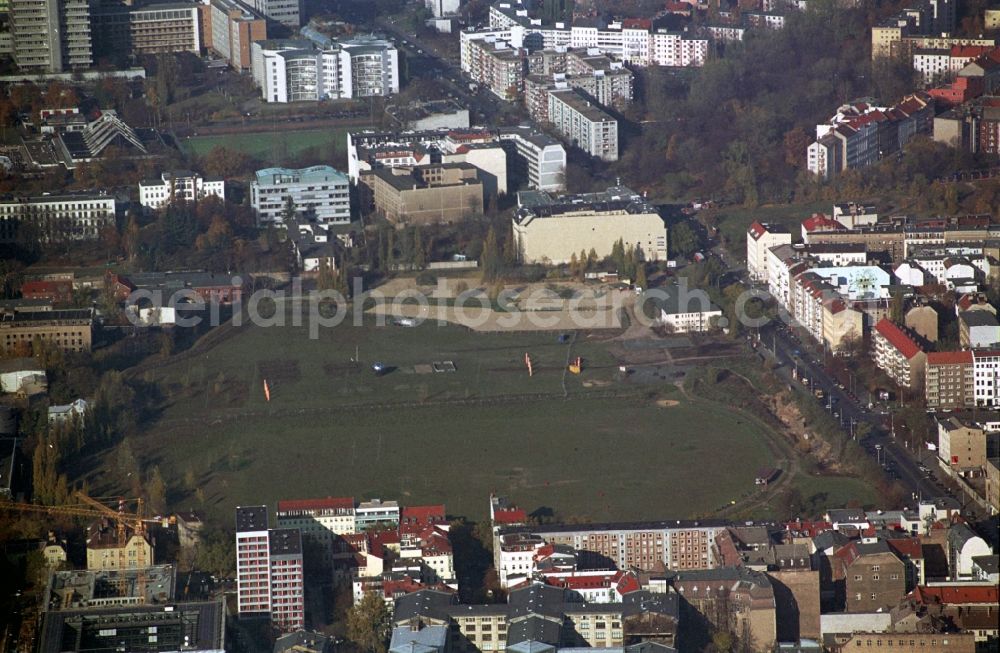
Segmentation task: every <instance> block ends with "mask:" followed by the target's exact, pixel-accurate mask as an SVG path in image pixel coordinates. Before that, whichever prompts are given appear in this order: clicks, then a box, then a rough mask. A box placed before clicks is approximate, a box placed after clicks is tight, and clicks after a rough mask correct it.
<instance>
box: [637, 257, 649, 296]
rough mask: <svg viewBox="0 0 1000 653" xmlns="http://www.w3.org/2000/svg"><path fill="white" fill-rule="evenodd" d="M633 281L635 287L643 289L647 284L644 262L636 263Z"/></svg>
mask: <svg viewBox="0 0 1000 653" xmlns="http://www.w3.org/2000/svg"><path fill="white" fill-rule="evenodd" d="M634 283H635V287H636V288H642V289H643V290H645V289H646V285H647V283H648V282H647V281H646V264H645V263H641V262H640V263H638V264H637V265H636V267H635V282H634Z"/></svg>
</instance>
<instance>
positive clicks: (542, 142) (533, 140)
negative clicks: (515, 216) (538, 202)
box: [499, 127, 566, 191]
mask: <svg viewBox="0 0 1000 653" xmlns="http://www.w3.org/2000/svg"><path fill="white" fill-rule="evenodd" d="M499 137H500V141H501V142H502V143H506V144H508V145H509V147H510V149H508V150H507V155H508V156H510V157H512V158H513V161H512V164H513V165H512V166H511V167H512V168H513V169H514V171H515V174H519V175H520V176H521V177H522V178H523V179H524V181H525V182H526V183H527V185H528V187H529V188H534V189H536V190H542V191H559V190H562V189H563V188H565V187H566V150H565V149H564V148H563V146H562V144H561V143H560V142H559V141H557V140H556V139H554V138H552V137H551V136H548V135H546V134H543V133H542V132H539V131H535V130H534V129H530V128H528V127H509V128H505V129H501V130H500V132H499Z"/></svg>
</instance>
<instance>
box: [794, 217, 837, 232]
mask: <svg viewBox="0 0 1000 653" xmlns="http://www.w3.org/2000/svg"><path fill="white" fill-rule="evenodd" d="M802 227H803V229H805V230H806V231H809V232H812V231H819V230H823V231H846V230H847V229H846V227H844V225H842V224H840V223H839V222H837V221H836V220H834V219H832V218H828V217H826V216H825V215H823V214H822V213H816V214H814V215H812V216H810V217H808V218H806V219H805V220H803V221H802Z"/></svg>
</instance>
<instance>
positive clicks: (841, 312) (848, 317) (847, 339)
mask: <svg viewBox="0 0 1000 653" xmlns="http://www.w3.org/2000/svg"><path fill="white" fill-rule="evenodd" d="M821 320H822V325H823V344H824V345H826V347H827V348H828V349H830V350H831V351H839V350H841V349H843V348H844V347H845V346H847V345H848V344H850V343H851V342H853V341H855V340H858V339H859V338H862V337H864V329H865V314H864V313H863V312H861V311H859V310H856V309H854V308H851V307H850V306H849V305H848V303H847V302H846V301H844V300H843V299H841V298H839V297H835V298H830V299H827V300H825V301H824V302H823V305H822V318H821Z"/></svg>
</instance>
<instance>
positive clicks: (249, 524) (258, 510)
mask: <svg viewBox="0 0 1000 653" xmlns="http://www.w3.org/2000/svg"><path fill="white" fill-rule="evenodd" d="M266 530H267V506H237V507H236V532H237V533H245V532H247V531H266Z"/></svg>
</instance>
